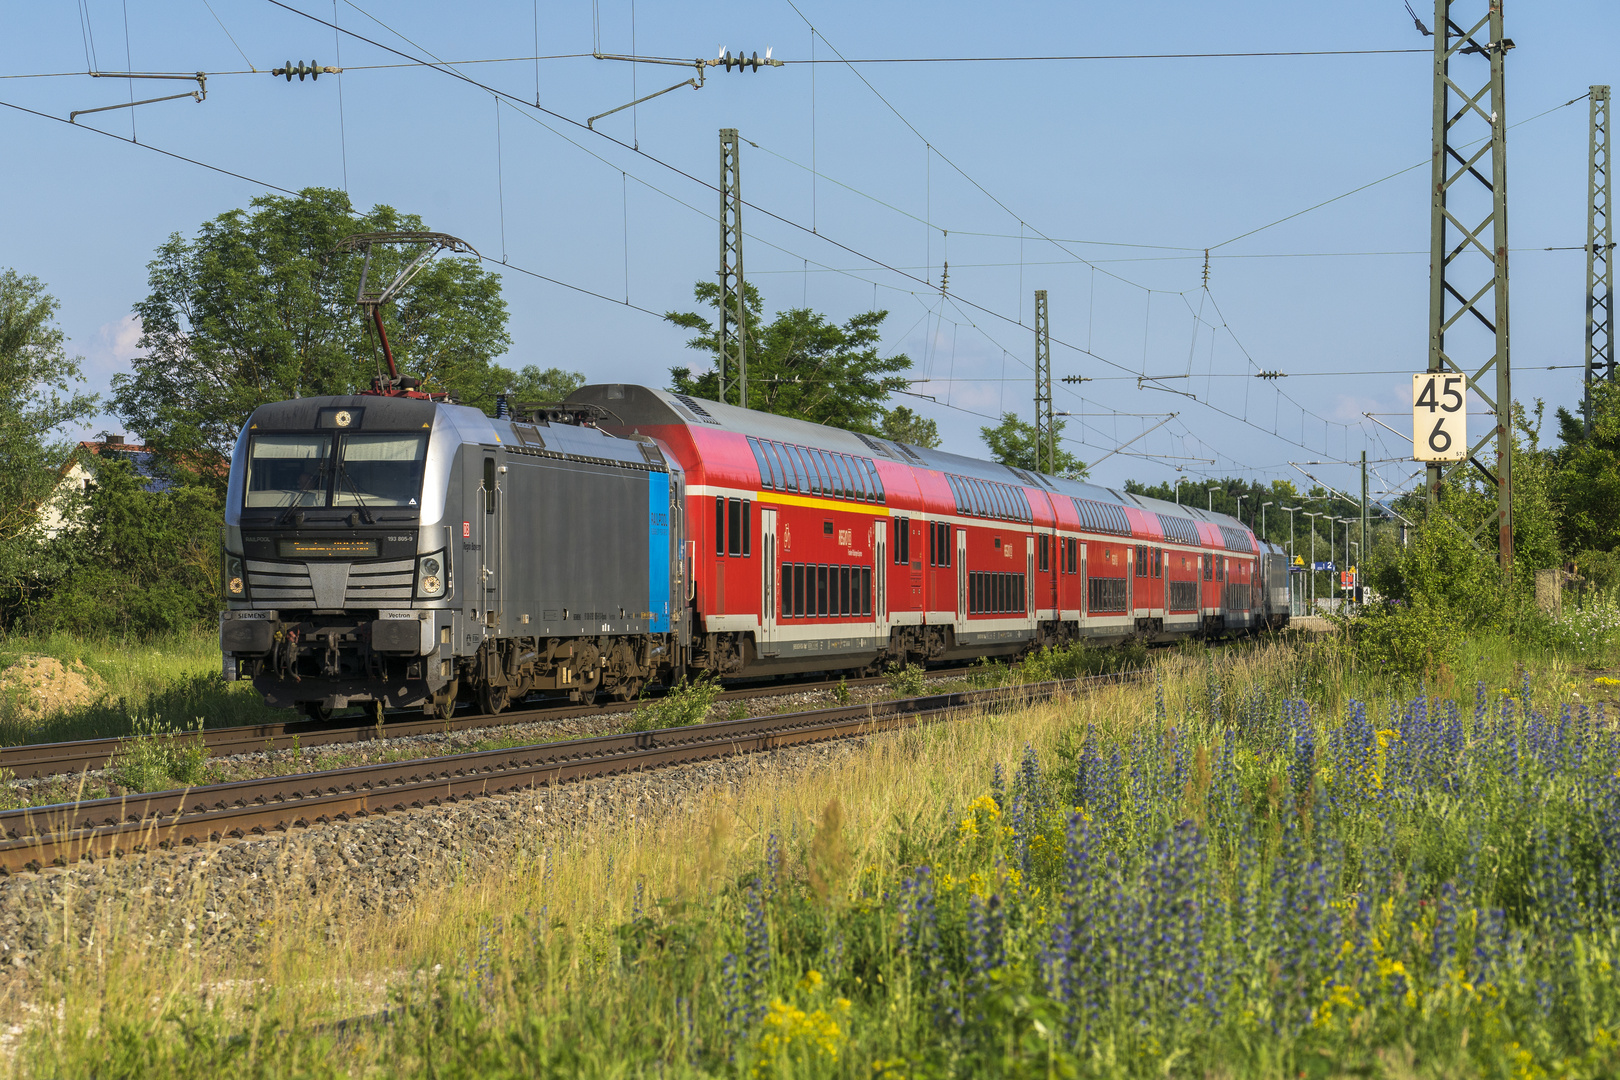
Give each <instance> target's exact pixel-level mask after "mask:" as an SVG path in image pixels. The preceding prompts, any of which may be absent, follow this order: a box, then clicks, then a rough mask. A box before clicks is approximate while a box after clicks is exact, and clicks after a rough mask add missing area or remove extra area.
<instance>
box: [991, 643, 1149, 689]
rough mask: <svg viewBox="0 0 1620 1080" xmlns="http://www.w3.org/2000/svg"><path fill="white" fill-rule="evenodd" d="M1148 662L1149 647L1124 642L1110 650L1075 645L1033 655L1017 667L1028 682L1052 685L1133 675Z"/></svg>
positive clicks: (1045, 649)
mask: <svg viewBox="0 0 1620 1080" xmlns="http://www.w3.org/2000/svg"><path fill="white" fill-rule="evenodd" d="M1147 661H1148V650H1147V646H1146V645H1144V644H1143V643H1142V642H1140V641H1126V642H1122V643H1120V644H1119V645H1117V646H1115V647H1113V648H1111V649H1098V648H1093V647H1091V646H1088V645H1082V644H1080V643H1078V642H1076V643H1075V644H1072V645H1063V646H1059V647H1056V648H1052V647H1047V648H1043V649H1039V650H1037V651H1036V652H1034V653H1031V654H1030V655H1029V656H1028V657H1027V658H1026V659H1025V660H1024V662H1023V663H1022V664H1020V665H1018V672H1019V674H1020V675H1022V676H1023V678H1024V679H1025V680H1026V681H1029V682H1050V681H1052V680H1054V679H1083V678H1086V677H1087V676H1091V675H1112V674H1114V673H1115V672H1117V671H1131V670H1134V669H1136V668H1139V667H1143V666H1145V665H1146V664H1147Z"/></svg>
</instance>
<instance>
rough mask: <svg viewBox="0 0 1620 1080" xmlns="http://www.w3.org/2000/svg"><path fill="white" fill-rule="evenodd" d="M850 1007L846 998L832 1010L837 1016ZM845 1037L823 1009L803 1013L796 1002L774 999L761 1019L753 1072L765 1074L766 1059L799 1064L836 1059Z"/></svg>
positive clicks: (830, 1015)
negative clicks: (758, 1058)
mask: <svg viewBox="0 0 1620 1080" xmlns="http://www.w3.org/2000/svg"><path fill="white" fill-rule="evenodd" d="M849 1008H850V1003H849V1000H848V999H847V998H839V999H838V1000H837V1001H835V1002H833V1011H834V1012H836V1013H837V1014H838V1015H839V1016H843V1015H846V1014H847V1013H848V1012H849ZM847 1038H848V1035H847V1033H846V1032H845V1031H844V1029H843V1028H842V1027H840V1026H839V1023H838V1020H837V1019H836V1018H835V1017H834V1016H833V1015H832V1013H829V1012H827V1011H826V1010H825V1009H817V1010H815V1011H814V1012H805V1011H804V1010H803V1009H801V1008H799V1007H798V1006H797V1005H789V1004H788V1003H787V1002H785V1001H783V1000H782V999H781V998H775V999H774V1000H772V1001H771V1004H770V1006H769V1007H768V1008H767V1009H766V1010H765V1017H764V1019H762V1020H761V1021H760V1033H759V1040H758V1042H757V1043H756V1044H755V1049H756V1050H758V1051H759V1055H760V1058H761V1060H760V1061H759V1062H758V1063H757V1064H756V1065H755V1066H754V1074H755V1075H756V1076H763V1075H765V1074H766V1072H767V1069H766V1065H767V1063H768V1062H773V1061H777V1060H781V1059H783V1058H785V1059H787V1060H789V1061H792V1062H794V1063H796V1064H800V1065H808V1064H810V1063H811V1062H812V1061H816V1060H822V1059H825V1060H826V1061H829V1062H832V1061H837V1060H838V1051H839V1050H840V1049H842V1048H843V1045H844V1042H845V1041H846V1040H847Z"/></svg>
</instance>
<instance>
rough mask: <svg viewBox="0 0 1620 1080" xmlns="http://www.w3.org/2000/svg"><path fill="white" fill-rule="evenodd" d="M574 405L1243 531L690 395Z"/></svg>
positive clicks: (621, 396) (580, 395) (601, 391)
mask: <svg viewBox="0 0 1620 1080" xmlns="http://www.w3.org/2000/svg"><path fill="white" fill-rule="evenodd" d="M568 400H569V401H571V402H578V403H585V404H591V405H600V406H601V407H602V408H604V409H606V410H608V412H609V413H611V414H612V417H613V419H614V421H615V422H616V423H617V424H621V425H623V426H624V427H627V428H637V427H658V426H664V425H669V424H678V425H682V426H685V427H691V428H699V429H701V428H712V429H714V430H716V431H731V432H736V433H737V434H739V435H750V436H753V437H754V438H756V439H775V440H777V441H778V442H785V443H794V444H797V445H799V446H810V447H815V448H817V449H820V450H833V451H837V452H839V453H843V454H856V455H859V456H862V457H883V458H888V459H889V460H891V461H895V462H898V463H900V464H902V465H910V466H914V467H917V468H923V469H934V470H937V471H939V472H943V473H950V474H952V475H955V476H966V477H971V478H973V479H975V480H992V481H995V482H997V483H1002V484H1013V485H1015V486H1017V487H1021V488H1024V487H1029V488H1036V489H1037V490H1039V489H1045V490H1047V491H1050V492H1052V493H1054V494H1057V495H1066V496H1073V497H1075V498H1080V499H1090V500H1092V501H1093V502H1101V503H1110V504H1113V505H1115V506H1129V507H1133V508H1136V509H1140V510H1146V511H1148V512H1150V513H1158V514H1166V515H1174V516H1177V517H1185V518H1191V519H1193V520H1195V521H1206V522H1210V523H1211V524H1216V525H1226V526H1227V527H1229V528H1230V527H1234V526H1235V527H1237V528H1242V527H1243V526H1242V525H1241V524H1239V522H1238V521H1237V519H1236V518H1233V517H1231V516H1230V515H1227V514H1213V513H1210V512H1208V511H1206V510H1200V509H1198V508H1197V507H1194V506H1177V505H1176V504H1174V503H1167V502H1164V501H1163V500H1160V499H1149V498H1146V497H1143V496H1138V495H1129V494H1125V493H1123V492H1120V491H1116V490H1114V489H1113V488H1105V487H1101V486H1099V485H1097V484H1092V483H1088V482H1086V481H1084V480H1065V479H1062V478H1061V477H1056V476H1048V475H1047V474H1045V473H1037V472H1035V471H1033V470H1026V469H1015V468H1013V467H1011V466H1010V465H1002V464H999V463H997V462H994V461H983V460H980V459H979V458H971V457H966V456H964V455H962V454H952V453H950V452H948V451H945V450H930V449H927V448H924V447H920V446H911V445H909V444H905V443H897V442H893V441H891V440H889V439H881V438H878V437H876V436H873V435H864V434H859V433H857V432H853V431H845V430H843V429H842V428H835V427H828V426H826V425H825V424H813V423H811V422H810V421H808V420H799V419H796V418H794V417H791V416H776V415H774V414H772V413H766V412H759V411H757V410H754V409H744V408H740V407H738V406H736V405H727V404H725V403H723V402H719V401H710V400H708V399H707V398H696V397H692V396H691V395H688V394H676V393H671V392H670V391H668V390H654V389H651V388H649V387H645V386H636V385H633V384H631V383H595V384H592V385H590V386H582V387H580V388H579V389H578V390H575V391H574V392H573V393H572V394H570V395H568Z"/></svg>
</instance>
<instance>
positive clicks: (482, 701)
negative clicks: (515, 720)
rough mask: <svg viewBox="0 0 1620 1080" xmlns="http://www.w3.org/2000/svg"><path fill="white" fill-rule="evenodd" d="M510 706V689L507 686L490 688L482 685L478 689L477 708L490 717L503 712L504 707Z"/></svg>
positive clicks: (487, 685)
mask: <svg viewBox="0 0 1620 1080" xmlns="http://www.w3.org/2000/svg"><path fill="white" fill-rule="evenodd" d="M510 704H512V688H511V687H509V686H492V685H490V684H489V683H484V684H483V685H481V686H479V688H478V707H479V709H481V710H482V711H484V712H486V713H490V714H491V715H493V714H495V713H498V712H505V711H506V707H507V706H508V705H510Z"/></svg>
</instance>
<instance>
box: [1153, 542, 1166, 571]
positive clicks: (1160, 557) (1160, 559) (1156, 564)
mask: <svg viewBox="0 0 1620 1080" xmlns="http://www.w3.org/2000/svg"><path fill="white" fill-rule="evenodd" d="M1153 576H1154V577H1164V548H1154V549H1153Z"/></svg>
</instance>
